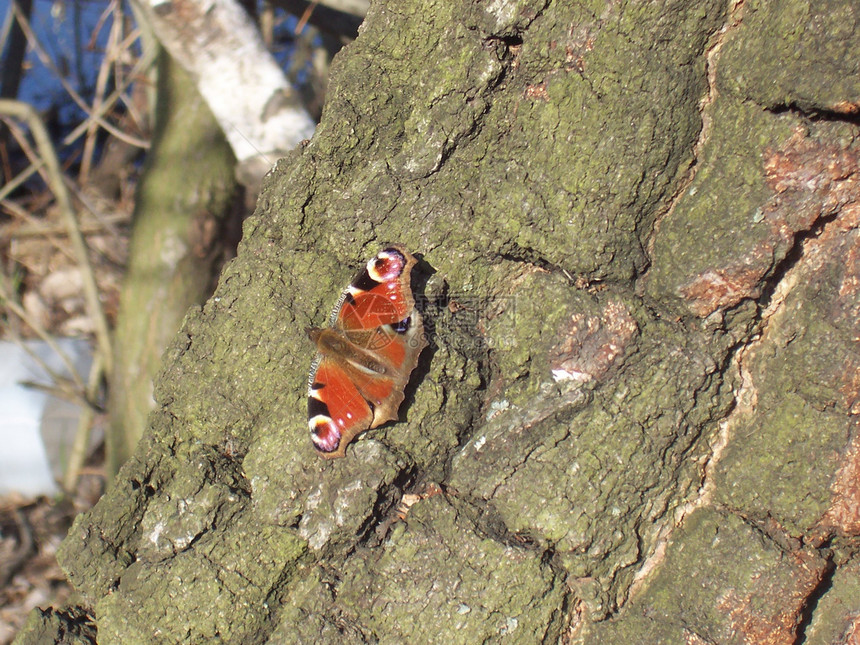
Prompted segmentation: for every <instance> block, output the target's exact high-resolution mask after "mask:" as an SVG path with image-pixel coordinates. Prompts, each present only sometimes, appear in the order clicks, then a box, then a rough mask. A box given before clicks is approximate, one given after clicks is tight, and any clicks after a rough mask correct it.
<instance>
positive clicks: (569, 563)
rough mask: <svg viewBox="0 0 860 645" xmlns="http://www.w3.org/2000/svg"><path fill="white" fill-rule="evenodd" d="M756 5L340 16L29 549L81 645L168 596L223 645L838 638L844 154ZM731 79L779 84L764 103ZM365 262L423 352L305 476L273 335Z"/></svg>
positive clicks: (822, 100)
mask: <svg viewBox="0 0 860 645" xmlns="http://www.w3.org/2000/svg"><path fill="white" fill-rule="evenodd" d="M789 4H790V5H791V11H792V12H794V13H796V14H798V15H804V16H807V17H808V19H807V22H806V23H804V24H807V25H810V29H811V30H812V31H810V32H809V33H813V32H814V29H812V27H814V26H815V25H817V24H818V23H817V22H816V20H817V18H816V16H818V15H819V14H820V12H824V11H827V10H829V9H834V10H836V9H838V12H841V13H839V15H841V16H843V18H842V19H846V18H845V16H846V15H849V14H850V15H851V16H854V15H855V14H854V13H852V12H851V11H848V9H846V7H848V4H846V3H843V4H841V5H839V3H835V2H834V3H830V4H828V5H827V7H823V8H822V7H819V6H818V5H814V4H813V3H809V2H799V1H792V2H790V3H789ZM831 5H832V6H831ZM837 5H839V6H837ZM848 8H849V9H850V7H848ZM774 12H778V10H777V3H768V2H755V1H754V0H747V2H746V3H734V4H732V5H731V6H727V4H726V3H723V2H717V1H713V2H706V3H701V2H681V1H676V2H665V3H663V2H618V3H603V2H586V3H577V4H574V5H571V4H569V3H560V2H558V3H556V2H537V1H534V2H529V1H526V0H522V1H519V2H513V1H512V2H504V1H499V2H492V3H479V2H468V1H466V0H462V1H461V2H456V3H449V2H429V1H428V2H418V1H417V0H415V1H412V2H400V3H392V4H391V5H384V4H375V5H374V6H373V8H372V10H371V11H370V13H369V14H368V17H367V21H366V23H365V25H364V27H363V28H362V34H361V36H360V37H359V38H358V40H356V41H355V43H353V44H352V45H351V46H350V47H349V48H347V50H346V51H345V52H344V53H343V55H342V56H341V57H340V58H339V59H338V62H337V64H336V65H335V66H334V76H333V78H332V84H331V86H330V91H331V100H330V102H329V104H328V105H327V107H326V111H325V114H324V116H323V122H322V124H321V126H320V128H319V131H318V132H317V134H316V135H315V137H314V139H313V140H312V141H311V142H310V143H309V144H308V145H307V146H305V147H303V148H301V149H300V150H297V151H296V152H295V153H294V154H292V155H291V156H290V157H288V158H287V159H285V160H282V161H281V162H280V163H279V164H278V166H277V167H276V168H275V169H274V171H273V172H272V173H271V174H270V176H269V177H268V179H267V185H266V186H265V187H264V191H263V194H262V196H261V199H260V202H259V205H258V212H257V214H256V215H255V217H254V218H252V219H251V220H250V221H249V222H248V223H247V225H246V227H245V239H244V241H243V243H242V245H241V247H240V252H239V257H238V259H237V260H236V261H235V262H234V263H233V264H231V265H230V266H229V267H228V268H227V269H226V270H225V272H224V274H223V276H222V280H221V284H220V286H219V288H218V291H217V292H216V294H215V296H214V297H213V298H212V299H211V300H210V301H209V302H208V303H207V304H206V305H205V306H204V307H202V308H201V309H200V310H198V311H197V312H195V313H194V314H192V315H191V316H190V317H189V318H188V319H187V320H186V323H185V325H184V328H183V331H182V333H181V334H180V335H179V336H178V337H177V338H176V340H175V342H174V345H173V347H172V348H171V350H170V351H169V353H168V356H167V363H168V367H167V369H166V372H165V376H164V378H163V379H162V380H161V381H160V384H159V387H158V389H157V398H158V400H159V405H160V408H159V410H158V411H157V413H156V414H155V415H154V416H153V434H152V437H151V439H150V440H149V441H148V442H147V443H145V444H144V445H143V446H142V447H141V449H140V451H139V452H138V454H137V456H136V458H135V459H133V460H132V462H131V463H129V464H128V465H127V466H126V468H125V469H124V470H123V471H122V472H121V474H120V477H119V479H118V483H117V486H116V487H115V488H114V489H113V490H112V491H111V492H109V493H108V495H107V496H106V497H105V499H104V500H102V502H100V503H99V505H98V506H96V508H95V509H94V510H93V511H92V512H91V513H89V514H87V515H86V516H84V517H82V518H80V519H79V520H78V521H77V523H76V525H75V527H74V528H73V530H72V532H71V533H70V537H69V538H68V539H67V541H66V543H65V544H64V547H63V554H64V555H63V564H64V566H65V567H66V570H67V571H68V574H69V576H70V578H71V579H72V580H73V582H75V584H76V586H78V588H79V589H80V590H81V591H82V593H83V595H84V598H85V602H87V603H89V604H90V605H91V606H94V607H95V620H96V624H97V625H98V627H99V630H100V631H99V637H100V638H101V637H102V635H103V634H104V635H105V638H106V639H107V641H108V642H110V637H111V635H113V636H114V638H119V637H120V636H121V637H122V638H124V639H129V640H130V641H131V642H134V639H135V638H138V639H142V638H144V637H150V638H151V637H153V632H152V626H158V625H160V623H159V621H160V620H161V617H162V615H163V613H159V612H163V611H164V610H165V607H164V606H163V604H164V603H163V602H162V600H147V601H146V602H144V603H143V604H142V605H140V606H139V607H138V608H137V609H135V610H132V609H131V607H132V603H133V602H134V601H135V600H136V599H137V600H140V599H143V598H148V597H149V596H153V595H156V594H159V593H161V594H164V593H165V592H167V591H168V590H172V591H173V593H175V598H176V599H177V600H176V602H177V603H179V604H178V605H177V606H179V607H189V608H193V610H194V611H196V612H198V613H197V614H196V616H195V618H194V620H193V621H192V620H190V619H189V620H188V621H187V622H182V621H181V620H180V621H179V622H178V623H177V625H179V626H181V628H182V629H185V630H187V631H186V635H189V634H190V635H189V636H187V637H188V638H191V637H192V636H200V637H203V636H206V637H209V636H212V635H217V637H220V638H222V639H224V640H232V641H234V642H240V641H239V639H240V638H244V639H246V640H245V641H244V642H267V641H268V642H273V643H274V642H311V641H316V642H347V643H364V642H432V641H433V639H435V638H437V637H439V635H440V634H445V635H446V636H447V637H449V638H450V639H451V640H454V641H455V642H497V641H505V640H507V641H509V642H529V643H531V642H548V643H550V642H551V643H555V642H557V641H558V640H559V639H560V638H561V639H563V640H564V639H566V641H565V642H580V643H613V642H618V643H621V642H623V643H627V642H635V641H636V639H645V640H646V641H647V642H672V643H674V642H774V643H781V642H786V643H787V642H793V639H795V638H798V637H801V636H802V635H803V634H807V635H809V637H810V642H812V640H811V639H812V636H813V635H815V634H833V633H839V634H848V633H850V630H851V629H854V630H855V631H856V630H857V623H858V621H857V618H856V616H857V615H858V610H860V608H858V607H857V604H856V600H855V599H853V598H852V597H851V594H850V590H851V589H852V585H851V582H850V580H848V579H847V578H846V577H845V576H844V575H843V574H842V572H843V571H852V570H856V564H857V559H856V553H857V548H856V547H857V538H858V530H860V529H858V526H860V524H858V521H857V518H856V517H855V514H852V513H854V511H855V510H856V508H858V507H860V506H858V505H857V503H856V500H857V494H858V491H857V487H856V486H853V485H852V481H853V479H852V476H853V474H855V473H856V472H858V466H857V455H858V454H860V447H858V439H857V434H858V430H857V415H858V412H860V409H858V403H857V401H858V400H860V399H858V389H860V378H858V377H857V366H858V361H857V349H856V338H857V334H858V330H857V320H858V316H857V315H856V314H857V308H856V302H857V299H856V295H857V284H860V278H858V275H860V263H858V260H857V257H858V253H857V250H856V249H857V235H858V233H857V230H858V228H857V223H856V217H857V213H858V206H857V205H858V204H860V195H858V192H857V189H856V185H855V182H856V181H857V173H856V171H855V170H853V168H854V166H853V165H852V164H853V161H852V159H854V158H855V157H856V155H857V143H856V141H857V140H858V136H857V135H858V131H857V124H856V119H855V120H854V121H852V120H850V119H848V120H845V119H843V118H842V115H843V114H844V113H843V112H834V111H831V112H829V113H828V114H827V118H814V116H811V115H809V114H805V113H803V112H802V109H804V108H803V106H807V105H815V106H817V107H818V109H821V110H826V109H830V108H828V107H827V106H831V107H832V105H833V104H834V101H836V99H834V98H833V97H831V96H830V95H829V94H828V96H822V97H819V99H814V98H813V99H810V97H809V96H808V92H810V91H813V90H814V88H812V86H811V85H810V84H809V83H807V82H806V80H807V77H808V76H809V74H813V72H808V70H806V69H805V67H804V65H803V62H802V57H801V58H798V57H797V56H794V55H792V56H789V57H788V58H780V55H778V52H782V51H783V49H782V48H784V47H785V46H786V45H785V43H784V42H783V41H784V40H786V39H785V38H783V36H785V35H786V34H783V33H782V31H783V30H785V29H786V24H787V23H785V22H784V21H782V20H779V19H777V18H775V17H773V13H774ZM767 16H771V17H770V18H768V17H767ZM747 18H749V19H750V20H749V23H747ZM822 19H823V18H822ZM846 20H847V19H846ZM762 24H766V25H767V27H768V28H767V29H764V28H762V26H761V25H762ZM843 32H844V33H845V37H844V38H842V39H841V40H839V43H841V49H838V51H839V52H842V54H841V55H838V56H835V58H833V60H834V61H835V62H833V64H832V65H828V64H826V63H827V60H830V59H829V58H828V59H827V60H823V58H822V59H819V58H816V60H820V61H821V66H820V67H819V68H817V69H816V70H815V71H814V74H813V75H814V76H815V77H817V78H822V79H826V78H829V77H835V76H837V75H839V74H840V73H841V70H842V66H843V64H844V63H843V59H847V58H848V57H849V54H850V55H853V52H854V51H856V50H857V46H858V45H860V42H858V38H860V30H856V29H855V30H854V31H850V32H849V31H847V30H841V31H840V33H843ZM780 39H782V40H780ZM777 41H779V42H777ZM831 46H833V45H832V43H831V44H828V45H827V47H831ZM828 51H830V50H829V49H828ZM834 51H837V50H834ZM783 53H785V52H783ZM750 57H751V58H752V59H753V60H756V61H757V67H758V69H756V70H755V72H754V73H755V74H761V75H762V78H767V75H768V74H776V72H777V70H776V68H777V67H779V66H780V65H782V64H783V63H782V61H783V60H789V61H790V62H791V64H792V65H794V66H795V68H797V70H798V73H797V74H796V75H794V77H792V76H791V75H788V74H783V73H782V72H781V71H780V73H779V74H778V77H779V78H780V79H781V81H780V82H781V83H782V84H783V85H782V86H781V87H782V89H781V90H780V92H781V93H782V94H783V95H784V96H785V97H787V99H788V100H787V102H785V103H784V104H782V107H779V106H776V105H774V104H771V102H770V101H769V100H765V98H764V96H763V94H762V93H761V88H764V87H766V83H755V82H753V80H749V81H745V82H744V83H741V84H740V85H739V81H738V80H737V79H739V78H741V79H743V78H748V79H752V77H751V76H750V74H752V73H753V72H750V71H749V70H747V69H746V67H744V65H745V62H744V59H745V58H750ZM801 72H803V73H801ZM792 79H794V80H792ZM795 81H796V83H795ZM756 88H758V89H756ZM810 88H812V89H810ZM839 88H840V89H839V97H838V98H839V100H838V101H836V103H838V104H839V105H843V103H844V104H851V103H852V102H854V103H856V104H860V103H858V97H860V81H858V80H857V78H856V77H855V78H854V81H853V82H852V81H850V80H845V79H841V81H840V85H839ZM794 98H797V102H795V103H793V102H792V101H793V99H794ZM801 99H802V101H801ZM786 106H790V107H788V108H787V109H786ZM804 180H805V181H804ZM393 241H396V242H400V243H403V244H405V245H406V246H407V247H408V248H410V249H411V250H413V251H416V252H418V253H420V254H421V256H422V262H421V264H420V265H419V267H418V269H417V272H416V276H415V279H414V280H413V282H414V283H415V284H416V288H417V289H418V292H419V300H420V301H421V302H422V307H424V309H425V319H426V321H427V324H428V329H431V330H432V332H433V336H432V340H433V341H434V343H433V346H432V347H431V348H430V349H428V350H427V352H426V353H425V355H424V356H423V357H422V361H421V362H420V364H419V367H418V369H417V370H416V372H415V382H414V383H413V384H412V385H411V386H410V389H409V393H408V394H409V396H408V397H407V402H406V404H405V405H404V406H403V408H402V409H401V418H402V419H403V421H402V422H401V423H398V424H392V425H390V426H386V427H383V428H379V429H377V430H374V431H371V432H370V433H368V435H367V436H366V437H363V438H361V439H359V440H358V441H357V442H356V443H355V444H354V445H353V446H351V447H350V449H349V450H348V451H347V458H346V459H345V460H338V461H336V462H323V461H322V460H319V459H317V458H316V457H315V456H314V454H313V450H312V448H311V445H310V441H309V440H308V438H307V436H306V431H305V430H304V428H305V424H304V422H303V415H304V401H303V395H304V385H305V374H306V370H307V366H308V363H309V361H310V357H311V354H312V348H311V347H310V343H309V342H308V341H307V340H306V339H305V338H304V336H303V329H304V328H305V327H307V326H310V325H313V324H319V323H320V321H322V320H324V319H325V316H326V313H327V310H328V309H329V308H330V307H331V305H332V304H334V302H335V301H336V299H337V293H338V292H339V291H340V289H341V288H342V287H343V285H344V284H346V283H347V282H348V280H349V279H350V277H351V274H352V273H353V272H354V270H355V268H356V267H357V266H359V265H360V263H361V262H363V261H364V260H365V259H366V258H367V257H369V256H370V255H372V254H373V253H374V252H376V251H377V250H378V247H379V246H380V245H381V244H384V243H388V242H393ZM405 494H408V495H406V496H405ZM407 498H408V500H409V503H408V504H406V500H407ZM180 500H188V503H181V502H180ZM209 525H211V526H209ZM157 527H161V530H160V532H159V534H158V539H157V540H156V541H155V543H153V541H152V537H153V534H154V531H155V529H156V528H157ZM162 537H164V538H165V541H164V542H162ZM147 540H149V542H147ZM144 545H146V546H144ZM213 554H216V555H217V557H216V556H214V555H213ZM231 558H232V559H231ZM213 563H215V564H217V565H218V566H214V565H213ZM225 564H229V566H228V567H227V570H228V571H229V572H230V576H229V577H228V578H224V577H222V575H221V570H222V567H224V566H225ZM195 572H198V573H197V574H195ZM234 573H235V577H234V576H233V574H234ZM177 575H180V576H183V578H182V579H183V580H184V584H183V585H181V586H177V582H176V580H177V579H178V578H177V577H176V576H177ZM195 575H199V577H197V578H195V577H194V576H195ZM185 576H191V577H185ZM171 585H172V586H171ZM225 598H226V599H225ZM242 603H246V604H242ZM852 603H853V604H852ZM236 607H242V608H243V609H244V608H245V607H247V608H248V611H244V610H243V611H239V610H238V609H236ZM818 608H820V609H821V613H819V611H818ZM840 612H841V613H840ZM813 614H814V615H813ZM225 617H227V618H228V621H227V622H225ZM852 621H853V622H852ZM171 629H173V628H171ZM177 629H178V627H177ZM147 630H148V631H147ZM767 634H774V635H775V636H774V637H773V638H772V639H771V640H767V636H766V635H767ZM144 635H145V636H144ZM170 636H171V637H175V636H176V632H171V633H170ZM822 638H823V637H822ZM458 639H459V641H458ZM697 639H698V640H697ZM164 640H170V638H168V637H167V636H165V638H164ZM819 642H821V641H819Z"/></svg>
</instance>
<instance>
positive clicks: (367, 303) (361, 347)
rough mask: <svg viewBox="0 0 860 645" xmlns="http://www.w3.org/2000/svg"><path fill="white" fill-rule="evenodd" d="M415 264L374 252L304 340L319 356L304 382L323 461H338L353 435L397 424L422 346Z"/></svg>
mask: <svg viewBox="0 0 860 645" xmlns="http://www.w3.org/2000/svg"><path fill="white" fill-rule="evenodd" d="M416 262H417V260H416V258H414V257H413V256H412V255H410V254H409V253H408V252H407V251H405V250H404V249H402V247H398V246H392V247H388V248H385V249H383V250H382V251H380V252H379V253H378V254H377V255H376V256H375V257H374V258H371V259H370V260H369V261H368V262H367V263H366V264H365V266H364V268H363V269H362V270H361V271H359V272H358V275H356V276H355V278H353V280H352V282H351V283H350V284H349V286H347V288H346V289H345V290H344V292H343V295H342V296H341V299H340V300H339V301H338V303H337V306H336V307H335V309H334V311H333V312H332V315H331V316H330V318H329V328H327V329H323V330H318V333H317V334H316V335H311V339H312V340H313V341H314V342H315V343H316V345H317V350H318V355H317V358H316V359H315V360H314V363H313V367H312V368H311V376H310V378H309V381H310V386H309V388H308V395H309V400H308V414H309V417H310V418H309V427H310V430H311V439H312V440H313V443H314V446H315V447H316V449H317V451H318V453H319V454H320V455H321V456H322V457H325V458H335V457H343V456H344V455H345V450H346V447H347V445H348V444H349V443H350V442H351V441H352V440H353V438H355V436H356V435H358V434H360V433H362V432H364V431H365V430H367V429H369V428H371V427H374V428H375V427H377V426H379V425H381V424H383V423H385V422H386V421H393V420H396V419H397V412H398V407H399V405H400V403H401V402H402V401H403V389H404V387H405V386H406V383H407V381H408V379H409V376H410V374H411V373H412V371H413V370H414V369H415V367H416V365H417V364H418V356H419V354H420V353H421V350H422V349H424V347H426V346H427V341H426V339H425V338H424V333H423V326H422V324H421V317H420V315H419V314H418V312H417V311H414V309H413V307H414V301H413V295H412V291H411V288H410V271H411V269H412V267H413V266H414V265H415V264H416ZM407 332H408V333H407Z"/></svg>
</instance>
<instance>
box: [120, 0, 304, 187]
mask: <svg viewBox="0 0 860 645" xmlns="http://www.w3.org/2000/svg"><path fill="white" fill-rule="evenodd" d="M135 3H136V5H137V6H138V7H139V8H140V9H141V11H142V12H143V14H144V15H145V16H146V18H147V20H148V21H149V23H150V24H151V25H152V29H153V31H154V32H155V34H156V36H157V37H158V39H159V41H160V42H161V44H162V45H164V47H165V48H166V49H167V51H168V52H170V55H171V56H172V57H173V58H174V60H176V61H177V62H178V63H179V64H180V65H181V66H182V67H183V68H184V69H185V70H186V71H187V72H188V73H189V74H190V76H191V78H192V79H193V81H194V83H195V85H196V86H197V90H198V91H199V92H200V94H201V95H202V96H203V99H204V100H205V101H206V104H207V105H208V106H209V109H210V110H212V114H213V115H214V116H215V119H216V121H217V122H218V124H219V125H220V126H221V129H222V130H223V132H224V135H225V136H226V137H227V140H228V141H229V142H230V146H231V148H232V149H233V154H234V155H235V156H236V161H237V163H238V166H237V176H238V177H239V179H240V180H241V181H242V182H243V183H244V184H245V185H247V186H249V188H250V189H251V191H252V192H254V193H256V191H257V189H258V187H259V182H260V180H261V179H262V177H263V175H264V174H265V173H266V172H267V171H268V170H269V169H270V168H271V167H272V165H273V164H274V163H275V161H276V160H277V159H278V158H279V157H281V156H283V155H284V154H286V153H287V152H288V151H290V150H292V149H293V148H294V147H295V146H296V145H297V144H298V143H299V142H300V141H302V140H303V139H309V138H310V137H311V135H312V134H313V131H314V125H315V124H314V121H313V119H312V118H311V116H310V114H308V111H307V110H306V109H305V108H304V107H303V106H302V105H301V102H300V99H299V97H298V94H297V93H296V92H295V91H294V90H293V88H292V87H291V86H290V84H289V82H288V81H287V78H286V76H285V75H284V72H283V70H281V68H280V67H279V66H278V64H277V63H276V62H275V59H274V58H273V57H272V55H271V53H269V51H268V50H266V48H265V46H264V44H263V41H262V39H261V37H260V33H259V31H258V30H257V27H256V26H255V25H254V23H253V22H252V21H251V18H250V16H248V14H247V13H246V12H245V10H244V9H243V8H242V6H241V5H239V3H238V2H237V1H236V0H135Z"/></svg>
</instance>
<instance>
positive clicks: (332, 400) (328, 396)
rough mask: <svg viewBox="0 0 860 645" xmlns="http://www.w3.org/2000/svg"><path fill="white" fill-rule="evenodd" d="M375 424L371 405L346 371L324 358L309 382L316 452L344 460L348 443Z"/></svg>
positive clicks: (309, 411)
mask: <svg viewBox="0 0 860 645" xmlns="http://www.w3.org/2000/svg"><path fill="white" fill-rule="evenodd" d="M372 421H373V412H372V411H371V408H370V406H369V405H368V404H367V401H366V400H365V399H364V398H363V397H362V395H361V394H360V393H359V391H358V389H357V388H356V386H355V385H354V384H353V382H352V380H351V379H350V377H349V375H348V374H347V372H346V370H344V368H343V367H342V366H341V365H340V364H339V363H338V361H335V360H332V359H330V358H328V357H326V356H322V357H321V358H320V359H319V361H318V362H317V363H316V365H315V367H314V368H312V370H311V377H310V382H309V383H308V427H309V428H310V431H311V440H312V441H313V442H314V446H315V447H316V449H317V450H318V451H319V452H320V453H321V454H322V455H323V456H324V457H329V458H334V457H343V456H344V452H345V450H346V446H347V444H348V443H349V442H350V441H352V439H353V437H355V435H357V434H358V433H360V432H363V431H364V430H366V429H367V428H369V427H370V424H371V423H372Z"/></svg>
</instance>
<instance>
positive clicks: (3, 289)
mask: <svg viewBox="0 0 860 645" xmlns="http://www.w3.org/2000/svg"><path fill="white" fill-rule="evenodd" d="M6 279H7V278H6V275H5V274H0V298H2V299H3V305H4V306H5V307H6V309H7V310H8V311H11V312H12V313H13V314H15V315H16V316H18V318H20V319H21V320H22V321H23V322H24V323H25V324H26V325H27V326H28V327H29V328H30V329H32V330H33V331H34V332H35V334H36V335H37V336H38V337H39V338H41V339H42V340H43V341H44V342H45V344H46V345H48V347H50V348H51V349H52V350H53V351H54V352H55V353H56V354H57V356H59V357H60V360H61V361H62V362H63V365H65V366H66V369H67V370H68V371H69V374H70V375H71V378H72V380H73V381H74V382H75V385H76V386H78V387H79V388H80V390H81V392H83V391H84V382H83V381H82V380H81V377H80V375H79V374H78V373H77V371H76V370H75V365H74V363H72V360H71V359H70V358H69V356H68V354H66V353H65V352H64V351H63V349H62V348H61V347H60V346H59V345H58V344H57V341H56V340H54V337H53V336H51V335H50V334H49V333H48V332H47V331H46V330H45V328H44V327H42V325H41V323H39V321H38V320H36V319H35V318H33V317H32V316H30V315H29V314H28V313H27V311H26V310H25V309H24V308H23V307H22V306H21V305H19V304H18V303H17V302H16V301H15V299H14V298H13V296H12V290H11V289H9V286H8V284H7V283H6ZM10 330H11V327H10ZM14 337H15V335H13V338H14ZM18 340H20V339H18ZM18 344H19V345H20V346H21V348H22V349H23V350H24V351H25V352H27V354H29V355H30V357H31V358H32V359H33V360H34V361H35V362H36V363H37V364H38V365H39V366H40V367H41V368H42V369H44V370H45V372H46V373H47V374H48V375H49V376H50V377H51V378H52V379H54V380H55V381H56V380H59V379H61V378H62V377H61V376H60V375H59V374H55V373H54V371H53V370H52V369H51V368H50V367H48V365H47V364H46V363H45V362H44V361H43V360H42V359H41V358H39V357H38V356H37V355H36V354H34V353H33V351H32V350H31V349H30V348H28V347H27V346H26V345H25V344H24V343H23V342H19V343H18Z"/></svg>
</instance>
